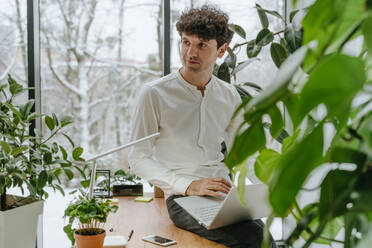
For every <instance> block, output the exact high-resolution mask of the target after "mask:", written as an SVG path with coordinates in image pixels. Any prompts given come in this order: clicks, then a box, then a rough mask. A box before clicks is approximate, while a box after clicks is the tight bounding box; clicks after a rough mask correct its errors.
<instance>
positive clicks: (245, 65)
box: [233, 58, 259, 74]
mask: <svg viewBox="0 0 372 248" xmlns="http://www.w3.org/2000/svg"><path fill="white" fill-rule="evenodd" d="M256 60H259V59H257V58H255V59H247V60H246V61H244V62H239V63H238V65H237V66H236V68H235V70H234V72H233V74H236V73H238V72H239V71H241V70H243V69H244V68H245V67H247V66H248V65H249V64H250V63H252V62H253V61H256Z"/></svg>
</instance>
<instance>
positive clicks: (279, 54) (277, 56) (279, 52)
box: [270, 42, 288, 68]
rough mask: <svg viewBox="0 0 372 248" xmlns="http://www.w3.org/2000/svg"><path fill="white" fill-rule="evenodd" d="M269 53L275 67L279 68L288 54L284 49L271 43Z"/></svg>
mask: <svg viewBox="0 0 372 248" xmlns="http://www.w3.org/2000/svg"><path fill="white" fill-rule="evenodd" d="M270 53H271V58H272V59H273V61H274V63H275V65H276V67H278V68H279V67H280V65H281V64H282V63H283V62H284V60H286V58H287V57H288V54H287V52H286V50H285V48H284V47H283V46H282V45H280V44H278V43H275V42H273V43H271V47H270Z"/></svg>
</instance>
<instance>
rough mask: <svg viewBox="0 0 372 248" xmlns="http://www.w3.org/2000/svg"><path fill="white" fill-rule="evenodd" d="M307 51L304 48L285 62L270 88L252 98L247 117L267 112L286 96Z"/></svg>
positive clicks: (247, 105) (248, 103)
mask: <svg viewBox="0 0 372 248" xmlns="http://www.w3.org/2000/svg"><path fill="white" fill-rule="evenodd" d="M306 51H307V47H306V46H304V47H301V48H300V49H298V50H297V51H296V52H295V53H293V54H291V55H290V56H289V57H288V59H286V60H285V61H284V63H283V64H282V66H281V67H280V69H279V70H278V72H277V74H276V76H275V77H274V80H273V81H272V82H271V83H270V85H269V87H267V88H266V89H265V90H264V91H262V93H261V94H259V95H257V96H256V97H254V98H252V100H251V101H249V102H247V103H245V104H246V107H245V109H246V114H247V116H249V115H250V116H254V115H255V114H256V113H257V112H263V111H265V110H266V109H267V108H270V107H271V106H272V105H273V104H275V103H276V102H277V101H278V100H279V99H280V98H282V96H283V95H284V94H286V92H287V91H288V85H289V83H290V80H291V78H292V77H293V75H294V73H295V72H296V71H297V70H298V68H299V67H300V65H301V63H302V61H303V59H304V57H305V54H306Z"/></svg>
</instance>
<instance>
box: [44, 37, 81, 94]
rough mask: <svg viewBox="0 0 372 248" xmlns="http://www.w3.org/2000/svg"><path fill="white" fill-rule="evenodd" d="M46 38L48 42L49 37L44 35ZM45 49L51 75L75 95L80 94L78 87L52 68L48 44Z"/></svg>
mask: <svg viewBox="0 0 372 248" xmlns="http://www.w3.org/2000/svg"><path fill="white" fill-rule="evenodd" d="M46 40H47V43H48V44H49V38H48V37H47V36H46ZM46 50H47V55H48V65H49V69H50V70H51V72H52V73H53V76H54V77H55V78H56V79H57V81H58V82H59V83H60V84H61V85H62V86H63V87H65V88H66V89H67V90H69V91H70V92H72V93H74V94H75V95H77V96H80V95H81V93H80V91H79V89H77V88H76V87H75V86H74V85H72V84H70V83H69V82H67V80H65V79H64V78H62V76H61V75H59V73H58V72H57V71H56V70H55V69H54V66H53V62H52V61H53V60H52V55H51V50H50V46H48V48H47V49H46Z"/></svg>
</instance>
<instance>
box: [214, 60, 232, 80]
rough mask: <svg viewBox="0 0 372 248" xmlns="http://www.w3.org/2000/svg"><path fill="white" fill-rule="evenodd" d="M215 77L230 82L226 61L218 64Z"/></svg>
mask: <svg viewBox="0 0 372 248" xmlns="http://www.w3.org/2000/svg"><path fill="white" fill-rule="evenodd" d="M217 77H218V78H219V79H221V80H223V81H225V82H227V83H230V80H231V79H230V72H229V67H228V66H227V64H226V62H224V63H222V64H221V65H220V68H219V69H218V73H217Z"/></svg>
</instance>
